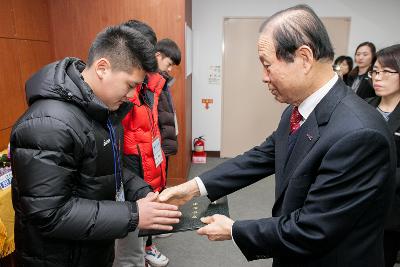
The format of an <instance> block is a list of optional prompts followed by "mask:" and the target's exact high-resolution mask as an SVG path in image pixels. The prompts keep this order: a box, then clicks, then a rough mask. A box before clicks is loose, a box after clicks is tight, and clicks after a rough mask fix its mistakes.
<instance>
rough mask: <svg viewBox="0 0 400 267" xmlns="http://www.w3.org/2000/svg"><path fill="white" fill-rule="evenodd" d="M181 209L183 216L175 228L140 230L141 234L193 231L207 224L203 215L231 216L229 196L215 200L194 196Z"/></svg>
mask: <svg viewBox="0 0 400 267" xmlns="http://www.w3.org/2000/svg"><path fill="white" fill-rule="evenodd" d="M179 210H180V211H181V212H182V217H181V218H180V221H179V223H178V224H175V225H173V227H174V229H172V230H171V231H164V230H140V231H139V236H149V235H159V234H166V233H175V232H184V231H193V230H197V229H199V228H201V227H203V226H205V224H204V223H202V222H201V221H200V218H202V217H207V216H212V215H214V214H221V215H225V216H227V217H229V207H228V199H227V197H223V198H220V199H218V200H216V201H214V202H211V201H210V200H209V199H208V198H207V197H197V198H193V199H192V200H191V201H189V202H187V203H186V204H185V205H183V206H181V207H180V209H179Z"/></svg>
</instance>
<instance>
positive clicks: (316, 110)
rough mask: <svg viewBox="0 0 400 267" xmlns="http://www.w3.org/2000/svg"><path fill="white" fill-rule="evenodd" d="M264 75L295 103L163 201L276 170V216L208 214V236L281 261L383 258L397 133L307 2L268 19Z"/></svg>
mask: <svg viewBox="0 0 400 267" xmlns="http://www.w3.org/2000/svg"><path fill="white" fill-rule="evenodd" d="M260 32H261V33H260V37H259V41H258V51H259V57H260V61H261V63H262V65H263V68H264V77H263V79H264V82H265V83H266V84H267V85H268V88H269V90H270V91H271V93H272V94H273V95H274V96H275V98H276V100H277V101H279V102H284V103H288V104H289V106H288V107H287V109H286V110H285V111H284V112H283V114H282V118H281V121H280V123H279V126H278V128H277V129H276V131H275V132H274V133H273V134H272V135H271V136H269V137H268V138H267V139H266V141H265V142H264V143H262V144H261V145H260V146H257V147H255V148H253V149H251V150H250V151H247V152H246V153H244V154H243V155H240V156H238V157H236V158H234V159H231V160H229V161H227V162H225V163H224V164H221V165H219V166H217V167H216V168H215V169H213V170H211V171H208V172H206V173H204V174H202V175H200V177H196V178H195V179H193V180H191V181H189V182H186V183H184V184H182V185H179V186H176V187H172V188H169V189H166V190H165V191H164V192H163V193H162V194H161V195H160V196H159V200H160V201H164V202H170V203H177V204H179V205H180V204H183V203H185V202H186V201H188V200H189V199H191V198H192V197H194V196H199V195H208V197H209V198H210V199H211V200H215V199H218V198H220V197H222V196H225V195H228V194H230V193H232V192H234V191H236V190H239V189H241V188H243V187H245V186H248V185H250V184H252V183H255V182H257V181H259V180H260V179H262V178H264V177H266V176H269V175H271V174H275V179H276V190H275V194H276V195H275V204H274V207H273V211H272V214H273V217H272V218H263V219H258V220H242V221H241V220H237V221H235V222H234V221H233V220H231V219H230V218H227V217H225V216H222V215H214V216H212V217H207V218H203V219H202V220H203V222H204V223H206V224H207V225H206V226H205V227H203V228H201V229H199V230H198V233H199V234H201V235H207V236H208V238H209V239H210V240H228V239H233V240H234V242H235V244H236V245H237V246H238V247H239V249H240V250H241V252H242V253H243V254H244V256H245V257H246V258H247V259H248V260H255V259H260V258H269V257H273V258H274V266H321V267H330V266H335V267H344V266H349V267H350V266H351V267H357V266H360V267H361V266H362V267H367V266H370V267H378V266H383V261H384V260H383V250H382V249H383V246H382V237H383V229H384V220H385V217H386V215H387V211H388V208H389V206H390V203H391V199H392V196H393V189H394V179H393V177H394V172H395V167H396V166H395V153H394V143H393V140H392V137H391V135H390V133H389V131H388V129H387V126H386V125H385V122H384V120H383V119H382V116H380V115H379V114H378V113H377V112H376V111H375V110H374V109H373V108H371V106H369V105H368V104H367V103H365V101H363V100H362V99H360V98H359V97H357V96H356V95H355V94H354V93H353V92H352V91H351V90H350V89H349V88H348V87H347V86H346V85H345V84H344V83H343V81H342V80H341V79H338V76H337V75H336V74H335V73H334V72H333V70H332V59H333V56H334V53H333V49H332V46H331V43H330V41H329V37H328V34H327V31H326V29H325V27H324V26H323V24H322V22H321V20H320V19H319V18H318V17H317V15H316V14H315V13H314V11H313V10H312V9H311V8H310V7H308V6H304V5H300V6H295V7H292V8H289V9H286V10H283V11H280V12H278V13H276V14H274V15H273V16H272V17H270V18H269V19H268V20H267V21H266V22H265V23H264V24H263V26H262V27H261V31H260Z"/></svg>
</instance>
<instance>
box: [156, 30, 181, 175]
mask: <svg viewBox="0 0 400 267" xmlns="http://www.w3.org/2000/svg"><path fill="white" fill-rule="evenodd" d="M156 58H157V64H158V70H159V71H160V73H161V74H162V75H163V77H164V78H165V80H166V83H165V86H164V87H163V90H162V92H161V94H160V97H159V100H158V125H159V128H160V133H161V147H162V150H163V151H164V154H165V158H166V169H167V173H168V157H169V156H173V155H175V154H176V153H177V152H178V138H177V136H178V120H177V117H176V111H175V107H174V101H173V99H172V94H171V90H170V88H171V86H172V84H173V82H174V80H175V79H174V78H173V77H172V76H170V73H171V71H172V68H173V67H174V66H178V65H179V64H180V63H181V50H180V49H179V47H178V45H177V44H176V43H175V42H174V41H172V40H171V39H168V38H166V39H162V40H160V41H159V42H158V43H157V45H156Z"/></svg>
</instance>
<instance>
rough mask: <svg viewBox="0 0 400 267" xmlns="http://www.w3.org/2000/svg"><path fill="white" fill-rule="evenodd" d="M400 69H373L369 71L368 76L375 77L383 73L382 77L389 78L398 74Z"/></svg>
mask: <svg viewBox="0 0 400 267" xmlns="http://www.w3.org/2000/svg"><path fill="white" fill-rule="evenodd" d="M398 73H399V72H398V71H390V70H381V71H377V70H371V71H368V77H370V78H373V79H375V77H376V76H378V75H381V78H388V77H390V76H392V75H394V74H398Z"/></svg>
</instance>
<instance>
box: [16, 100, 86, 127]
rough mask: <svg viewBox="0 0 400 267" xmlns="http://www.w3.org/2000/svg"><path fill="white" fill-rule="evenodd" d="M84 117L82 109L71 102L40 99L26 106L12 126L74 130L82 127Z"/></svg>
mask: <svg viewBox="0 0 400 267" xmlns="http://www.w3.org/2000/svg"><path fill="white" fill-rule="evenodd" d="M86 118H87V116H86V115H85V113H84V111H83V110H82V109H80V108H79V107H77V106H75V105H74V104H72V103H68V102H64V101H59V100H54V99H41V100H38V101H35V102H34V103H33V104H32V105H31V106H30V107H29V108H28V110H27V111H26V112H25V113H24V115H22V117H21V118H20V119H19V120H18V121H17V122H16V123H15V125H14V128H15V129H16V128H18V127H22V128H24V127H29V128H30V129H40V128H42V129H48V130H52V131H55V130H59V129H67V128H70V129H75V130H76V129H79V128H83V124H85V121H86V120H87V119H86ZM86 124H87V125H89V124H88V123H86Z"/></svg>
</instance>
